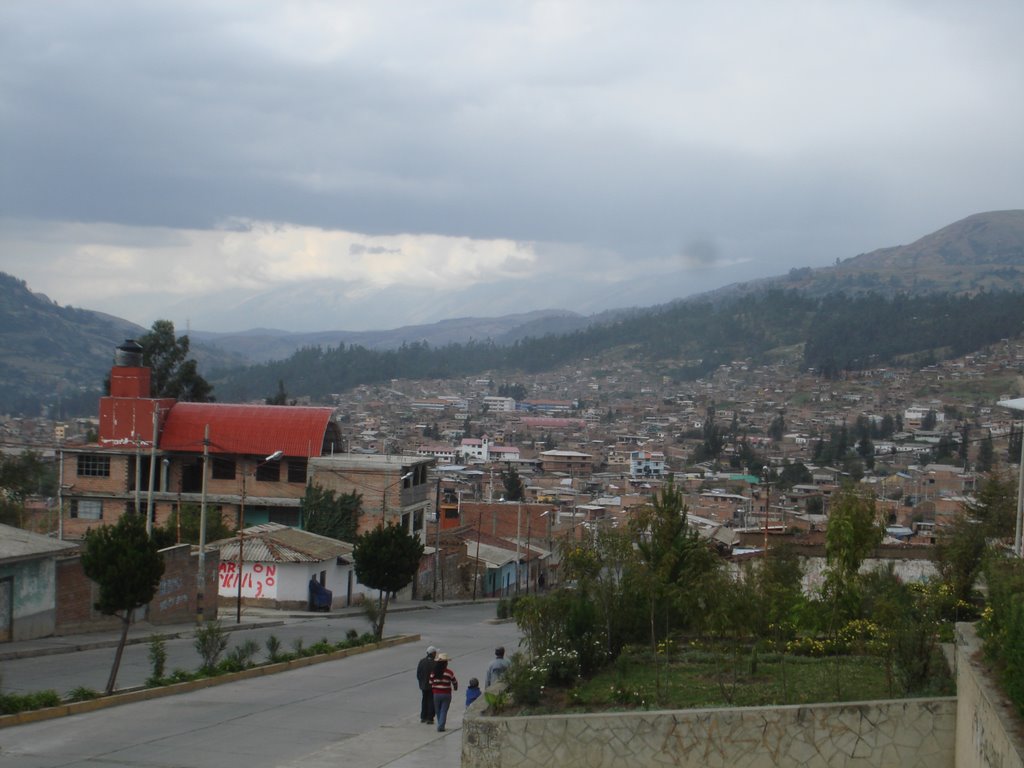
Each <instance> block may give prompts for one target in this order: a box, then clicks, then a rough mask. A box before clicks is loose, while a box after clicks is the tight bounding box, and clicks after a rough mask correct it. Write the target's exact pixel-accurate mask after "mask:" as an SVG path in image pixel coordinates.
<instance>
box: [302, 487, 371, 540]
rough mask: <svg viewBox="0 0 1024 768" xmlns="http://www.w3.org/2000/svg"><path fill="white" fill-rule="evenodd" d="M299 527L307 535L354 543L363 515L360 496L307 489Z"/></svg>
mask: <svg viewBox="0 0 1024 768" xmlns="http://www.w3.org/2000/svg"><path fill="white" fill-rule="evenodd" d="M299 508H300V510H301V513H302V527H303V528H305V529H306V530H307V531H309V532H310V533H317V534H319V535H321V536H330V537H331V538H332V539H338V540H339V541H353V540H354V539H355V537H356V531H357V529H358V527H359V515H361V514H362V511H363V495H362V494H361V493H357V492H356V491H351V492H349V493H343V494H340V495H336V494H335V492H334V491H331V490H328V489H326V488H323V487H322V486H319V485H307V486H306V495H305V496H303V497H302V501H301V503H300V506H299Z"/></svg>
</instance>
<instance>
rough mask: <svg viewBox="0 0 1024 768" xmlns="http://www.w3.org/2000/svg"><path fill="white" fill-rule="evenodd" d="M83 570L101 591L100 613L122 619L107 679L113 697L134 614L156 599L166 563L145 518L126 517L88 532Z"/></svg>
mask: <svg viewBox="0 0 1024 768" xmlns="http://www.w3.org/2000/svg"><path fill="white" fill-rule="evenodd" d="M82 570H83V571H84V572H85V575H86V576H88V577H89V578H90V579H92V580H93V581H94V582H96V584H97V585H98V586H99V588H100V594H99V599H98V600H97V601H96V603H95V608H96V610H98V611H100V612H101V613H103V614H105V615H107V616H117V615H119V616H120V619H121V638H120V641H119V642H118V644H117V651H116V652H115V654H114V665H113V667H112V668H111V670H110V677H109V679H108V680H107V688H106V694H107V695H108V696H109V695H110V694H111V693H113V692H114V683H115V681H116V680H117V670H118V668H119V667H120V666H121V656H122V654H123V653H124V645H125V641H126V640H127V639H128V627H129V626H130V625H131V618H132V611H134V610H135V609H136V608H139V607H141V606H143V605H146V604H147V603H149V601H150V600H152V599H153V596H154V595H155V594H156V591H157V588H158V587H159V586H160V577H161V576H162V575H163V573H164V560H163V557H161V555H160V551H159V550H158V549H157V544H156V542H155V541H153V540H152V539H151V538H150V537H149V536H148V535H147V533H146V521H145V518H144V517H143V516H142V515H135V514H125V515H122V516H121V519H120V520H118V521H117V524H116V525H101V526H100V527H98V528H91V529H89V530H88V531H87V532H86V534H85V544H84V545H83V548H82Z"/></svg>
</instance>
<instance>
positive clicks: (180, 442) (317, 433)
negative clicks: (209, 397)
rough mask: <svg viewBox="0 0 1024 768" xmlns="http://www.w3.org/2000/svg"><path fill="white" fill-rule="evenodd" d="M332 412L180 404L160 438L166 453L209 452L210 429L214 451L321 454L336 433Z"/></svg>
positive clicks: (211, 449) (221, 404) (278, 407)
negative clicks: (206, 443)
mask: <svg viewBox="0 0 1024 768" xmlns="http://www.w3.org/2000/svg"><path fill="white" fill-rule="evenodd" d="M333 414H334V411H333V409H331V408H310V407H303V406H288V405H236V404H230V403H175V404H174V406H173V407H172V408H171V412H170V413H169V414H168V415H167V420H166V422H165V423H164V428H163V431H162V432H161V434H160V449H161V450H163V451H187V452H190V453H198V452H200V451H202V450H203V433H204V430H205V428H206V426H207V425H209V427H210V453H230V454H241V455H249V456H269V455H270V454H272V453H274V452H275V451H284V455H285V456H305V457H310V456H319V455H320V454H321V453H323V448H324V443H325V440H327V438H328V435H329V433H330V434H333V431H334V425H333V423H332V421H331V417H332V416H333Z"/></svg>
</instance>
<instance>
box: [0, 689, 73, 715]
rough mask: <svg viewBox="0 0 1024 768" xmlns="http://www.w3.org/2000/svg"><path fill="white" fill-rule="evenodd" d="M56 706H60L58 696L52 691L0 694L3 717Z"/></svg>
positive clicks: (0, 711)
mask: <svg viewBox="0 0 1024 768" xmlns="http://www.w3.org/2000/svg"><path fill="white" fill-rule="evenodd" d="M58 706H60V696H59V695H58V694H57V692H56V691H54V690H45V691H37V692H36V693H25V694H20V693H4V694H0V714H3V715H15V714H17V713H18V712H31V711H32V710H34V709H45V708H46V707H58Z"/></svg>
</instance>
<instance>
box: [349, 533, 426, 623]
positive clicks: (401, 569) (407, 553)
mask: <svg viewBox="0 0 1024 768" xmlns="http://www.w3.org/2000/svg"><path fill="white" fill-rule="evenodd" d="M352 557H353V559H354V560H355V566H356V577H357V578H358V579H359V581H360V582H361V583H362V584H365V585H366V586H368V587H370V589H376V590H378V591H379V592H380V597H379V598H378V601H377V615H376V619H375V621H374V628H373V632H374V635H376V637H377V639H378V640H379V639H380V638H382V637H383V636H384V620H385V618H386V617H387V612H388V604H389V603H390V601H391V595H392V593H394V592H397V591H398V590H400V589H403V588H404V587H406V586H407V585H408V584H409V583H410V582H411V581H412V580H413V577H415V575H416V572H417V571H418V570H419V567H420V559H421V558H422V557H423V543H422V542H421V541H420V540H419V539H417V538H416V537H415V536H410V535H409V534H407V533H406V532H405V530H404V529H403V528H402V527H401V526H399V525H397V524H394V523H392V524H391V525H387V526H378V527H376V528H373V529H372V530H369V531H367V532H366V533H363V534H360V535H359V536H357V537H356V540H355V546H354V547H353V549H352Z"/></svg>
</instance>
